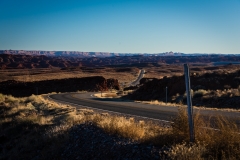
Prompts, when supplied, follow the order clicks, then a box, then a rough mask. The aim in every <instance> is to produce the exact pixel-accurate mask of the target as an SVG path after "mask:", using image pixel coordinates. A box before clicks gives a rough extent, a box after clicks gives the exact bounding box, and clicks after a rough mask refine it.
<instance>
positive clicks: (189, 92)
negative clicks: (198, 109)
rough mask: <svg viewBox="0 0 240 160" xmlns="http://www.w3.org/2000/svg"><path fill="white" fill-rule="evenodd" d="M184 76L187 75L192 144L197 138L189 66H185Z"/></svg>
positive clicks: (186, 83)
mask: <svg viewBox="0 0 240 160" xmlns="http://www.w3.org/2000/svg"><path fill="white" fill-rule="evenodd" d="M184 75H185V85H186V93H187V105H188V124H189V134H190V142H194V140H195V137H194V122H193V108H192V96H191V86H190V75H189V67H188V64H184Z"/></svg>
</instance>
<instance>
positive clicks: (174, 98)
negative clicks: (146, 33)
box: [127, 70, 240, 109]
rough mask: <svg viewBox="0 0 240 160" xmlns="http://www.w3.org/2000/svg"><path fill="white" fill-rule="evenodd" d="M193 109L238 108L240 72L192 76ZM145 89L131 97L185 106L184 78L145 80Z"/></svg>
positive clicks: (142, 82) (137, 91) (143, 87)
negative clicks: (197, 107) (206, 107)
mask: <svg viewBox="0 0 240 160" xmlns="http://www.w3.org/2000/svg"><path fill="white" fill-rule="evenodd" d="M190 80H191V89H192V90H193V91H192V95H193V100H192V101H193V105H197V106H208V107H217V108H235V109H239V106H240V70H238V71H235V72H233V73H219V72H215V73H206V74H196V73H192V74H191V78H190ZM140 83H141V86H140V87H139V88H138V89H137V90H136V91H135V92H133V93H132V94H130V95H129V96H127V97H128V98H130V99H134V100H144V101H149V100H160V101H165V100H166V87H167V96H168V101H170V102H174V103H185V104H186V95H184V93H185V91H186V88H185V79H184V76H173V77H163V78H162V79H156V78H153V79H149V78H143V79H142V80H141V81H140Z"/></svg>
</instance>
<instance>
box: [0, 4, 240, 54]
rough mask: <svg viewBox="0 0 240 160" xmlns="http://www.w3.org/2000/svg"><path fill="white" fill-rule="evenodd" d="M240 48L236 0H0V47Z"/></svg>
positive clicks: (239, 9)
mask: <svg viewBox="0 0 240 160" xmlns="http://www.w3.org/2000/svg"><path fill="white" fill-rule="evenodd" d="M1 49H12V50H20V49H23V50H64V51H65V50H67V51H87V52H88V51H99V52H116V53H161V52H167V51H174V52H184V53H240V0H0V50H1Z"/></svg>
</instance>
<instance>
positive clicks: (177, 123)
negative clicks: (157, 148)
mask: <svg viewBox="0 0 240 160" xmlns="http://www.w3.org/2000/svg"><path fill="white" fill-rule="evenodd" d="M173 122H174V123H173V124H172V132H171V134H172V138H173V139H174V142H175V143H176V144H177V145H176V146H174V145H173V148H172V152H171V153H169V154H170V156H173V159H175V158H176V157H177V155H178V156H180V157H181V156H182V157H183V159H185V158H186V159H188V158H187V157H184V156H187V154H192V153H191V152H189V153H187V152H185V151H182V153H181V150H187V149H186V147H187V148H189V150H192V149H191V146H190V145H186V144H189V127H188V116H187V111H186V109H183V108H180V109H179V112H178V115H177V117H176V118H175V119H173ZM211 127H214V128H217V130H215V129H211ZM194 131H195V141H196V144H198V145H197V146H201V147H203V148H202V149H204V148H205V149H206V150H205V149H204V150H201V149H200V150H198V151H199V152H198V153H199V154H200V153H201V154H203V153H204V155H201V157H202V156H204V157H205V158H207V159H209V158H211V157H212V159H239V158H240V134H239V131H240V130H239V127H238V125H237V124H236V120H235V121H233V120H229V119H227V118H225V117H223V116H220V115H218V116H216V117H213V118H209V119H207V118H205V117H203V116H201V115H200V114H199V113H196V114H194ZM185 142H187V143H185ZM181 143H183V144H184V145H182V144H181ZM173 144H174V143H173ZM179 144H180V145H179ZM181 145H182V147H183V148H179V147H180V146H181ZM195 147H196V146H195ZM195 149H196V148H195ZM196 151H197V150H196ZM202 151H204V152H202ZM177 153H179V154H177ZM183 153H184V154H183ZM182 154H183V155H182ZM185 154H186V155H185ZM199 154H196V155H199ZM179 159H181V158H179Z"/></svg>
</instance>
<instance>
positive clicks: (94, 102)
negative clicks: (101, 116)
mask: <svg viewBox="0 0 240 160" xmlns="http://www.w3.org/2000/svg"><path fill="white" fill-rule="evenodd" d="M93 94H94V93H92V92H87V93H64V94H53V95H50V96H49V97H50V98H51V99H53V100H57V101H61V102H62V103H70V104H73V105H80V106H85V107H88V108H94V109H100V110H105V111H111V112H118V113H123V114H130V115H136V116H141V117H147V118H152V119H158V120H165V121H169V120H171V117H175V116H176V115H177V112H178V108H177V107H174V106H159V105H149V104H142V103H136V102H133V101H120V100H116V99H115V101H114V99H111V98H107V99H101V98H96V97H93V96H92V95H93ZM80 106H79V107H80ZM76 108H78V106H76ZM198 110H199V109H194V112H196V111H198ZM199 111H200V113H201V114H203V115H210V116H211V115H216V114H218V115H224V116H227V117H231V118H240V112H227V111H220V110H199Z"/></svg>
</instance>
